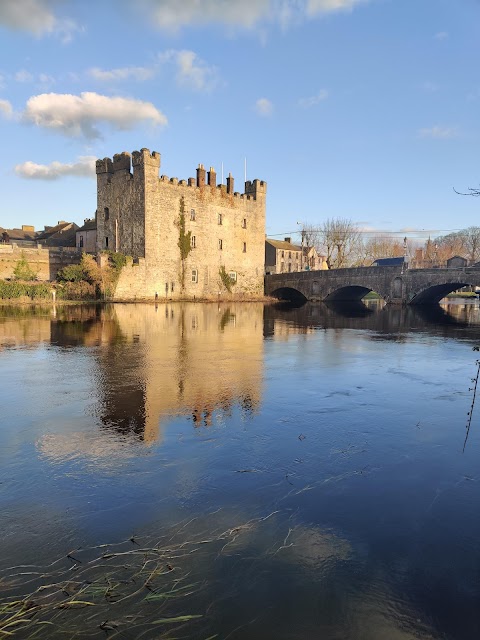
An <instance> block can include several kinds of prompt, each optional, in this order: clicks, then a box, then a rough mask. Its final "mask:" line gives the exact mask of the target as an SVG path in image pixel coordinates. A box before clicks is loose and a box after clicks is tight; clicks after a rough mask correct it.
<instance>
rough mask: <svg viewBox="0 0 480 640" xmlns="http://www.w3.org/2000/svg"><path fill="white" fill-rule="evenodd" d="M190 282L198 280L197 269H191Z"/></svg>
mask: <svg viewBox="0 0 480 640" xmlns="http://www.w3.org/2000/svg"><path fill="white" fill-rule="evenodd" d="M192 282H194V283H195V284H196V283H197V282H198V271H197V269H192Z"/></svg>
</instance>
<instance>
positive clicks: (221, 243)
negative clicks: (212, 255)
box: [218, 238, 223, 251]
mask: <svg viewBox="0 0 480 640" xmlns="http://www.w3.org/2000/svg"><path fill="white" fill-rule="evenodd" d="M218 248H219V250H220V251H222V249H223V240H221V239H220V238H219V239H218Z"/></svg>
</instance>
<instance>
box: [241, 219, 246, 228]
mask: <svg viewBox="0 0 480 640" xmlns="http://www.w3.org/2000/svg"><path fill="white" fill-rule="evenodd" d="M246 228H247V219H246V218H244V219H243V222H242V229H246Z"/></svg>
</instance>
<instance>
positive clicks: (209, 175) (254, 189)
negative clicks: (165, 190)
mask: <svg viewBox="0 0 480 640" xmlns="http://www.w3.org/2000/svg"><path fill="white" fill-rule="evenodd" d="M160 160H161V156H160V153H158V152H157V151H152V152H150V150H149V149H146V148H142V149H140V151H133V152H132V153H131V154H130V153H128V152H127V151H123V152H122V153H117V154H115V155H114V156H113V160H112V159H110V158H103V159H99V160H97V162H96V172H97V174H102V173H108V174H113V173H116V172H118V171H123V172H126V173H129V174H131V172H132V170H133V174H134V175H135V170H136V168H137V167H141V166H149V167H155V168H157V169H159V168H160ZM159 181H160V182H162V183H164V184H169V185H172V186H175V187H193V188H196V189H205V188H210V189H211V190H212V194H213V193H217V194H218V195H219V196H221V197H222V198H223V197H226V196H230V197H231V198H243V199H246V200H252V199H253V200H256V199H257V197H264V196H265V194H266V192H267V183H266V182H265V181H264V180H258V179H255V180H247V181H246V182H245V192H244V193H239V192H238V191H235V190H234V184H235V180H234V178H233V176H232V174H231V173H229V174H228V176H227V179H226V184H218V185H217V173H216V171H215V169H214V168H213V167H210V169H209V171H207V170H206V169H205V165H203V164H199V165H198V167H197V170H196V177H195V178H188V179H187V180H180V179H179V178H169V177H168V176H166V175H161V176H160V177H159Z"/></svg>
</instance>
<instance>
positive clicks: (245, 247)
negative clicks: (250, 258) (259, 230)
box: [243, 242, 247, 253]
mask: <svg viewBox="0 0 480 640" xmlns="http://www.w3.org/2000/svg"><path fill="white" fill-rule="evenodd" d="M243 253H247V243H246V242H244V243H243Z"/></svg>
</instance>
